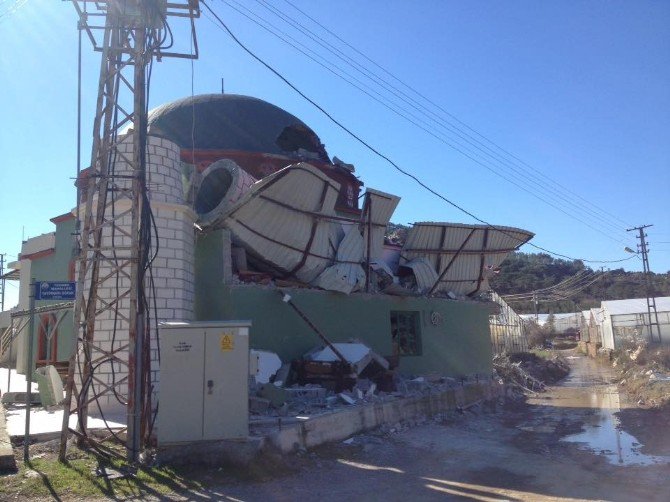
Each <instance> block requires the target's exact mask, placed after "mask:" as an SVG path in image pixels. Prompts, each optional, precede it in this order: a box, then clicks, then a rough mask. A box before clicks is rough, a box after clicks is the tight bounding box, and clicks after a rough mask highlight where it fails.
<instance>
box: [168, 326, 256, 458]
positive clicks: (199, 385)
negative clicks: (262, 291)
mask: <svg viewBox="0 0 670 502" xmlns="http://www.w3.org/2000/svg"><path fill="white" fill-rule="evenodd" d="M250 327H251V322H249V321H220V322H193V323H162V324H161V325H160V326H159V333H160V337H161V364H160V390H159V411H158V431H157V434H158V444H159V445H160V444H169V443H183V442H190V441H202V440H217V439H238V438H246V437H247V436H248V434H249V395H248V393H249V390H248V389H249V387H248V376H249V328H250Z"/></svg>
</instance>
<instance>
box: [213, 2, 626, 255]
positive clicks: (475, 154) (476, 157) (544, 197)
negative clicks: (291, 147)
mask: <svg viewBox="0 0 670 502" xmlns="http://www.w3.org/2000/svg"><path fill="white" fill-rule="evenodd" d="M231 1H232V2H234V3H236V4H237V5H238V6H239V7H240V8H237V7H235V6H234V5H231V3H230V2H231ZM257 1H258V0H257ZM222 2H223V3H224V4H226V5H228V6H229V7H230V8H232V9H233V10H235V11H237V12H238V13H240V14H241V15H242V16H244V17H246V18H247V19H249V20H250V21H251V22H253V23H255V24H256V25H258V26H260V27H261V28H263V29H264V30H266V31H268V32H269V33H271V34H272V35H274V36H275V37H277V38H279V39H280V40H282V41H283V42H284V43H286V44H287V45H289V46H291V47H292V48H294V49H295V50H297V51H298V52H300V53H302V54H303V55H305V56H306V57H307V58H309V59H310V60H312V61H313V62H315V63H317V64H318V65H319V66H321V67H323V68H324V69H325V70H327V71H328V72H330V73H332V74H333V75H335V76H337V77H338V78H340V79H342V80H343V81H345V82H346V83H348V84H349V85H351V86H352V87H354V88H356V89H358V90H359V91H360V92H362V93H363V94H365V95H367V96H368V97H370V98H371V99H373V100H374V101H376V102H377V103H379V104H380V105H382V106H383V107H384V108H386V109H388V110H389V111H391V112H392V113H394V114H396V115H398V116H399V117H401V118H402V119H404V120H407V121H408V122H410V123H411V124H413V125H414V126H416V127H418V128H419V129H421V130H422V131H423V132H425V133H426V134H428V135H430V136H432V137H433V138H435V139H437V140H438V141H440V142H441V143H443V144H445V145H447V146H448V147H450V148H451V149H453V150H455V151H457V152H458V153H460V154H461V155H463V156H465V157H466V158H468V159H470V160H472V161H473V162H475V163H476V164H478V165H480V166H481V167H483V168H484V169H486V170H488V171H489V172H491V173H492V174H494V175H496V176H498V177H500V178H502V179H504V180H505V181H507V182H508V183H510V184H512V185H514V186H516V187H517V188H519V189H520V190H522V191H524V192H526V193H527V194H529V195H530V196H532V197H534V198H536V199H537V200H539V201H541V202H544V203H545V204H547V205H549V206H551V207H553V208H554V209H556V210H557V211H559V212H560V213H563V214H564V215H566V216H568V217H570V218H573V219H575V220H577V221H579V222H580V223H582V224H584V225H585V226H587V227H589V228H591V229H592V230H594V231H596V232H598V233H600V234H602V235H603V236H605V237H607V238H608V239H611V240H613V241H615V242H619V243H622V244H624V245H625V244H627V243H628V241H624V240H621V239H616V238H613V237H612V236H611V235H609V234H607V233H605V232H603V231H602V230H600V229H599V228H597V227H595V226H593V225H591V224H590V223H588V222H586V221H584V219H582V218H580V217H579V216H577V215H576V214H573V213H571V212H570V210H575V207H574V205H573V206H569V208H570V210H568V209H566V207H565V204H564V203H565V201H564V199H563V198H561V197H560V196H559V195H558V194H557V193H555V191H552V190H550V189H549V188H548V187H546V186H544V185H543V184H541V183H539V182H537V181H535V180H531V182H532V183H533V184H535V185H536V186H535V187H534V188H531V189H529V188H527V187H525V186H523V184H522V182H520V181H515V180H514V179H513V177H512V178H510V175H507V174H503V173H501V172H499V171H498V170H496V169H495V168H494V167H492V166H491V165H490V162H491V161H490V160H487V159H482V158H481V157H482V153H481V152H483V153H484V155H486V156H488V157H492V159H493V161H496V162H498V163H499V164H502V162H501V161H500V160H499V159H498V158H496V157H494V156H492V155H491V154H490V153H488V152H486V151H483V150H482V149H481V148H480V147H478V146H477V145H474V143H472V141H470V140H468V139H467V138H464V137H463V135H461V134H460V133H458V132H456V134H457V135H458V136H459V137H460V138H461V139H462V140H465V141H466V142H467V143H470V144H471V145H473V146H474V147H475V148H476V149H477V150H479V151H473V149H472V147H469V146H467V145H463V144H462V143H461V142H460V141H461V140H458V139H453V138H445V137H444V136H442V135H440V134H438V133H436V132H435V130H434V125H432V124H429V123H427V122H426V120H425V119H422V118H421V117H417V116H416V115H415V114H414V113H412V112H411V111H409V110H407V109H406V108H403V107H402V106H399V105H397V104H396V103H390V102H389V101H388V100H386V99H385V97H384V96H383V95H381V94H380V93H379V92H377V91H374V90H371V89H370V88H369V87H367V90H366V89H365V88H363V87H361V86H367V84H365V83H364V82H361V80H359V79H358V78H356V77H355V76H353V75H351V74H350V73H348V72H347V71H346V70H342V69H341V68H339V67H338V66H337V65H336V64H335V63H333V62H332V61H329V60H325V59H324V58H322V57H321V56H319V55H318V54H315V53H314V52H313V51H311V50H310V49H307V48H304V47H303V48H301V47H299V46H298V45H296V43H297V44H299V42H297V41H296V40H295V39H294V38H293V37H291V36H290V35H288V34H286V33H285V32H283V31H281V30H279V33H281V35H280V34H277V33H276V32H275V31H273V30H272V29H271V28H268V27H267V26H265V25H263V24H261V23H260V22H258V21H256V20H254V19H252V18H251V17H250V15H247V14H245V13H244V12H242V11H241V10H240V9H244V10H246V11H247V12H249V13H250V14H251V15H253V16H255V17H257V18H259V19H261V20H263V21H264V22H266V23H267V22H268V21H267V20H265V19H263V18H261V17H260V16H258V15H257V14H256V13H254V12H253V11H251V10H250V9H248V8H247V7H244V6H243V5H241V4H240V3H239V2H237V1H236V0H222ZM282 35H283V36H282ZM286 37H288V38H290V39H291V40H293V41H294V42H295V43H294V42H291V41H289V40H287V38H286ZM304 49H306V50H309V51H310V52H312V54H315V56H313V55H310V54H308V53H307V52H305V50H304ZM316 58H320V59H323V60H324V62H321V61H318V60H317V59H316ZM336 69H337V70H339V71H340V72H342V73H344V75H346V76H347V77H349V78H347V77H345V76H343V75H342V74H340V73H338V71H336ZM349 79H353V80H355V81H356V82H358V84H356V83H354V82H352V81H351V80H349ZM359 84H360V85H359ZM373 93H374V94H375V95H376V96H375V95H373ZM410 117H411V118H410ZM432 120H433V122H435V120H434V119H432ZM437 125H438V126H439V127H443V128H444V125H443V124H441V123H439V122H437ZM450 132H452V133H454V131H453V130H452V131H450ZM454 142H455V143H454ZM511 176H513V175H511ZM538 191H539V192H544V193H542V194H540V193H538ZM548 199H550V200H551V201H550V200H548ZM592 217H593V216H592ZM596 218H600V219H601V220H602V221H601V223H600V224H601V225H602V224H603V223H604V224H606V225H607V224H609V225H611V227H612V228H613V229H616V230H617V231H620V230H621V229H620V228H619V227H618V226H616V225H613V224H611V223H609V222H608V221H607V220H605V219H603V218H602V217H599V216H598V215H596ZM627 237H628V236H627Z"/></svg>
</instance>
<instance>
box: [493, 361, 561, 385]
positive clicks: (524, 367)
mask: <svg viewBox="0 0 670 502" xmlns="http://www.w3.org/2000/svg"><path fill="white" fill-rule="evenodd" d="M493 369H494V371H495V372H496V373H497V375H498V376H499V377H500V378H501V379H502V380H503V381H504V382H505V383H507V384H511V385H513V386H516V387H518V388H521V389H522V390H526V391H529V392H543V391H544V388H545V385H546V384H552V383H556V382H558V381H559V380H561V379H562V378H565V377H566V376H567V375H568V373H569V372H570V368H569V366H568V363H567V362H566V361H565V360H564V359H563V358H562V357H561V356H558V355H555V356H553V357H552V358H551V359H543V358H541V357H539V356H537V355H536V354H533V353H532V352H519V353H515V354H505V353H503V354H498V355H496V356H495V357H494V358H493Z"/></svg>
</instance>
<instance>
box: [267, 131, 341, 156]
mask: <svg viewBox="0 0 670 502" xmlns="http://www.w3.org/2000/svg"><path fill="white" fill-rule="evenodd" d="M276 143H277V146H278V147H279V148H281V149H282V150H283V151H285V152H297V151H298V150H300V149H303V150H306V151H308V152H313V153H316V154H318V156H319V159H321V160H323V161H324V162H329V159H328V154H327V153H326V151H325V150H324V148H323V145H322V144H321V141H320V140H319V137H318V136H317V135H316V134H314V132H313V131H311V130H310V129H308V128H307V127H305V126H304V125H301V124H294V125H290V126H287V127H285V128H284V130H283V131H282V132H281V134H280V135H279V137H278V138H277V141H276Z"/></svg>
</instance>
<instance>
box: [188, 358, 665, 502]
mask: <svg viewBox="0 0 670 502" xmlns="http://www.w3.org/2000/svg"><path fill="white" fill-rule="evenodd" d="M570 363H571V366H572V373H571V375H570V376H569V377H568V378H567V379H566V380H565V381H564V382H562V384H561V385H559V386H555V387H551V388H549V391H548V392H546V393H543V394H539V395H537V396H536V397H534V398H532V399H530V400H529V402H528V403H517V404H510V405H506V406H505V407H504V408H500V407H499V409H498V411H497V412H496V413H492V412H491V411H490V410H482V409H480V410H476V412H474V413H473V412H466V413H464V414H463V415H460V416H458V417H456V418H454V419H450V420H447V421H442V422H440V423H437V422H435V421H429V422H426V423H425V424H420V425H415V426H413V427H410V428H406V429H405V430H400V431H396V432H392V433H387V435H386V436H384V435H379V436H378V435H366V436H361V437H357V438H354V441H353V442H352V443H351V444H337V445H330V446H328V447H324V448H321V449H318V450H316V451H314V452H310V453H305V454H304V455H302V456H296V457H293V458H291V459H290V460H289V463H290V465H289V466H288V467H289V468H290V470H292V471H293V472H292V473H288V474H283V475H279V476H276V477H273V478H272V479H268V480H267V481H264V482H255V483H236V484H232V485H231V484H227V485H225V487H221V488H218V489H212V490H206V491H204V492H202V493H201V494H199V495H196V494H191V497H192V498H193V497H195V498H196V499H200V500H211V499H218V500H220V499H224V500H225V499H228V500H245V501H246V500H301V501H311V500H319V501H328V500H337V501H341V500H482V501H501V500H532V501H543V500H575V499H576V500H612V501H635V500H645V501H667V500H670V419H669V418H668V417H667V416H666V415H663V414H659V413H657V412H651V411H644V410H629V409H627V408H626V403H625V400H623V398H621V397H620V396H619V395H618V392H617V389H616V386H613V385H612V384H611V383H610V382H611V377H612V375H611V374H610V373H608V371H607V369H605V368H603V367H600V366H598V365H597V364H596V363H594V362H593V361H591V360H589V359H587V358H584V357H574V356H573V357H572V358H571V359H570ZM620 408H622V409H623V411H622V412H621V413H617V412H618V411H619V409H620ZM620 419H621V420H622V422H623V423H621V424H620V422H619V420H620ZM638 436H644V440H646V441H647V443H646V444H645V445H644V446H643V445H642V444H641V441H642V439H641V438H640V437H638Z"/></svg>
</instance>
